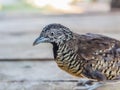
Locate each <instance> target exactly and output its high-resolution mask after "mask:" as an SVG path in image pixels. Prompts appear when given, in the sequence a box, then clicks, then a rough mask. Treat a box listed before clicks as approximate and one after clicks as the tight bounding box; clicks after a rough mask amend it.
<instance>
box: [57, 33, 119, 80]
mask: <svg viewBox="0 0 120 90" xmlns="http://www.w3.org/2000/svg"><path fill="white" fill-rule="evenodd" d="M55 59H56V62H57V64H58V66H59V67H60V68H61V69H63V70H65V71H66V72H68V73H70V74H72V75H75V76H78V77H87V78H91V79H97V80H111V79H117V78H119V76H120V41H118V40H115V39H112V38H109V37H106V36H102V35H98V34H85V35H78V34H75V33H74V34H73V38H72V39H71V40H69V41H67V42H65V43H63V44H60V45H58V50H57V51H56V57H55Z"/></svg>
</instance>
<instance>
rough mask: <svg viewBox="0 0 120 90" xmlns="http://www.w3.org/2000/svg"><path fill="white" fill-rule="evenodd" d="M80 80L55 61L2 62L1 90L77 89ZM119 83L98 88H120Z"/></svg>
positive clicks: (0, 69) (103, 89)
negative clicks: (62, 68) (58, 65)
mask: <svg viewBox="0 0 120 90" xmlns="http://www.w3.org/2000/svg"><path fill="white" fill-rule="evenodd" d="M78 80H80V78H76V77H73V76H71V75H69V74H67V73H65V72H64V71H62V70H61V69H59V68H58V67H57V65H56V63H55V62H53V61H10V62H7V61H1V62H0V90H75V88H76V87H77V83H78V82H77V81H78ZM119 84H120V82H115V83H112V84H110V83H109V84H108V83H106V84H105V85H104V86H102V87H99V88H98V89H96V90H119V88H120V85H119Z"/></svg>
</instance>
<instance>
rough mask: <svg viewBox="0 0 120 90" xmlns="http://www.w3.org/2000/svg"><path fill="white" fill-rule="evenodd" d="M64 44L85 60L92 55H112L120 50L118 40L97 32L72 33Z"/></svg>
mask: <svg viewBox="0 0 120 90" xmlns="http://www.w3.org/2000/svg"><path fill="white" fill-rule="evenodd" d="M66 44H67V46H68V47H69V48H70V49H73V50H74V51H75V53H76V54H78V56H79V57H81V58H84V59H86V60H91V59H94V58H95V57H94V56H96V57H103V56H104V55H106V54H109V53H110V55H113V54H115V52H117V51H118V50H119V52H120V41H118V40H116V39H113V38H110V37H107V36H104V35H99V34H91V33H87V34H84V35H79V34H75V33H74V36H73V39H72V40H70V41H68V42H67V43H66ZM113 52H114V53H113ZM111 53H112V54H111Z"/></svg>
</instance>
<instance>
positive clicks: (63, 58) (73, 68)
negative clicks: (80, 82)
mask: <svg viewBox="0 0 120 90" xmlns="http://www.w3.org/2000/svg"><path fill="white" fill-rule="evenodd" d="M55 60H56V63H57V65H58V66H59V67H60V68H61V69H62V70H64V71H66V72H68V73H70V74H72V75H74V76H78V77H82V75H81V72H82V62H80V61H79V60H77V54H76V53H75V52H74V51H73V50H71V49H69V48H68V47H67V46H66V45H63V46H62V47H59V49H58V51H57V57H56V59H55Z"/></svg>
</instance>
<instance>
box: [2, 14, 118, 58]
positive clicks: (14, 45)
mask: <svg viewBox="0 0 120 90" xmlns="http://www.w3.org/2000/svg"><path fill="white" fill-rule="evenodd" d="M73 21H75V22H73ZM49 23H61V24H63V25H65V26H67V27H69V28H70V29H71V30H72V31H74V32H77V33H86V32H91V33H101V34H104V35H108V36H111V37H115V38H117V39H119V40H120V36H119V34H120V25H119V23H120V13H118V14H110V15H109V14H104V15H77V16H76V15H68V16H67V15H65V16H64V15H61V16H60V15H58V16H57V15H56V16H42V17H32V18H26V19H25V18H23V19H22V18H18V19H4V18H3V19H2V20H0V59H17V58H19V59H34V58H36V59H37V58H41V59H42V58H51V59H52V58H53V52H52V45H50V44H41V45H38V46H35V47H33V46H32V44H33V41H34V40H35V39H36V38H37V37H38V35H39V33H40V31H41V30H42V28H43V27H44V26H45V25H47V24H49Z"/></svg>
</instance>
